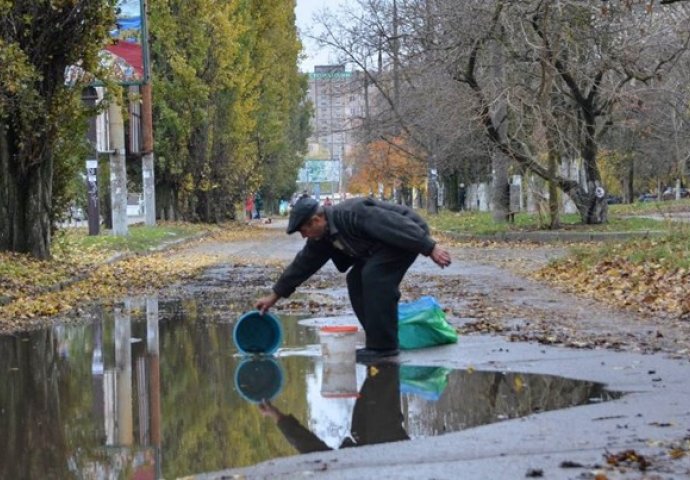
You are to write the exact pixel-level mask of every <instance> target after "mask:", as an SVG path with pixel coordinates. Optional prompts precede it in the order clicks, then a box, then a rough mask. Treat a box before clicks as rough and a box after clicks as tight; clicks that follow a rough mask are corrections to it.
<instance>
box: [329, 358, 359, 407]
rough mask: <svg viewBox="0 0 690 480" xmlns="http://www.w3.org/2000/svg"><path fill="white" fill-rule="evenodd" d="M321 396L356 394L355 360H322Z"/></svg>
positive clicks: (353, 395)
mask: <svg viewBox="0 0 690 480" xmlns="http://www.w3.org/2000/svg"><path fill="white" fill-rule="evenodd" d="M321 396H322V397H330V398H343V397H356V396H357V367H356V364H355V362H346V363H334V362H323V371H322V375H321Z"/></svg>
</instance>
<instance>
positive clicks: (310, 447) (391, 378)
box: [259, 363, 410, 453]
mask: <svg viewBox="0 0 690 480" xmlns="http://www.w3.org/2000/svg"><path fill="white" fill-rule="evenodd" d="M259 408H260V409H261V413H262V414H263V415H264V416H266V417H269V418H272V419H273V420H275V421H276V424H277V425H278V428H279V429H280V431H281V433H282V434H283V435H284V436H285V438H286V439H287V441H288V442H290V445H292V446H293V447H294V448H295V449H296V450H297V451H299V452H300V453H309V452H321V451H325V450H330V449H331V448H330V447H329V446H328V445H326V444H325V443H324V442H323V441H322V440H321V439H320V438H319V437H317V436H316V435H314V434H313V433H312V432H311V431H310V430H308V429H307V428H305V427H304V426H303V425H302V424H301V423H299V421H298V420H297V419H296V418H295V417H294V416H292V415H289V414H285V413H283V412H281V411H280V410H278V409H277V408H276V407H274V406H273V405H272V404H270V403H269V402H263V403H262V404H261V405H260V406H259ZM350 434H351V437H348V438H346V439H345V440H344V441H343V442H342V444H341V445H340V448H345V447H358V446H361V445H373V444H376V443H386V442H396V441H399V440H408V439H409V438H410V437H409V436H408V435H407V432H405V429H404V428H403V415H402V411H401V410H400V365H398V364H396V363H379V364H376V365H369V367H368V368H367V379H366V380H365V382H364V385H362V390H361V391H360V392H359V398H358V399H357V402H356V403H355V408H354V410H353V412H352V425H351V427H350Z"/></svg>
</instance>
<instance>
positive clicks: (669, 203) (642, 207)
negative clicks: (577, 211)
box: [609, 198, 690, 216]
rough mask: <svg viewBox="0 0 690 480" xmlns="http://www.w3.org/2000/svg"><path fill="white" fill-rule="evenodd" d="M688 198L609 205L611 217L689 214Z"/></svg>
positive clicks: (689, 202)
mask: <svg viewBox="0 0 690 480" xmlns="http://www.w3.org/2000/svg"><path fill="white" fill-rule="evenodd" d="M689 211H690V198H684V199H681V200H664V201H661V202H657V201H653V202H634V203H630V204H618V205H609V214H611V215H645V214H650V215H651V214H658V215H661V216H663V215H664V214H667V213H674V212H689Z"/></svg>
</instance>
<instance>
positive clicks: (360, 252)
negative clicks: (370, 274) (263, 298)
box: [273, 198, 436, 297]
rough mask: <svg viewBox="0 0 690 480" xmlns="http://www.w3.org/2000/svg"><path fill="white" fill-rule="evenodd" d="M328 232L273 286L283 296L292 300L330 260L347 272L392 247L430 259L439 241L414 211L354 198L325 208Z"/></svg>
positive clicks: (310, 243) (308, 246) (310, 242)
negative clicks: (296, 291) (295, 292)
mask: <svg viewBox="0 0 690 480" xmlns="http://www.w3.org/2000/svg"><path fill="white" fill-rule="evenodd" d="M324 212H325V214H326V220H327V222H328V231H327V233H326V235H324V236H323V237H322V238H320V239H318V240H315V239H309V240H307V243H306V245H305V246H304V248H303V249H302V250H300V252H299V253H298V254H297V256H296V257H295V259H294V260H293V261H292V263H291V264H290V265H289V266H288V267H287V268H286V269H285V271H284V272H283V274H282V275H281V276H280V278H279V279H278V281H277V282H276V283H275V285H274V286H273V291H274V292H275V293H276V294H277V295H279V296H280V297H289V296H290V295H292V293H293V292H294V291H295V289H296V288H297V287H298V286H299V285H301V284H302V282H304V281H305V280H307V279H308V278H309V277H311V276H312V275H313V274H314V273H316V272H317V271H318V270H319V269H320V268H321V267H322V266H323V265H324V264H325V263H326V262H327V261H328V260H333V263H334V264H335V266H336V268H337V269H338V270H339V271H341V272H345V271H346V270H347V269H348V268H350V267H351V266H352V265H353V264H354V263H355V262H356V261H357V260H360V259H366V258H367V257H369V256H371V255H372V254H373V253H374V252H375V251H376V250H378V249H380V248H385V247H393V248H398V249H402V250H407V251H410V252H413V253H421V254H422V255H425V256H429V255H430V254H431V251H432V250H433V249H434V245H436V242H434V240H433V239H432V238H431V237H430V236H429V227H428V225H427V224H426V222H425V221H424V219H422V217H420V216H419V215H418V214H417V213H415V212H414V210H412V209H411V208H408V207H405V206H402V205H395V204H392V203H385V202H379V201H378V200H374V199H372V198H353V199H351V200H346V201H344V202H342V203H339V204H337V205H335V206H333V207H324Z"/></svg>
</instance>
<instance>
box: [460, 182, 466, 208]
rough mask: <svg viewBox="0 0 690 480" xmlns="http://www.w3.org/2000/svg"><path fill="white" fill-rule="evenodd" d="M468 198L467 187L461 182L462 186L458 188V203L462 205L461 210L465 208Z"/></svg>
mask: <svg viewBox="0 0 690 480" xmlns="http://www.w3.org/2000/svg"><path fill="white" fill-rule="evenodd" d="M466 200H467V188H466V187H465V184H464V183H461V184H460V188H458V205H459V206H460V210H465V201H466Z"/></svg>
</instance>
